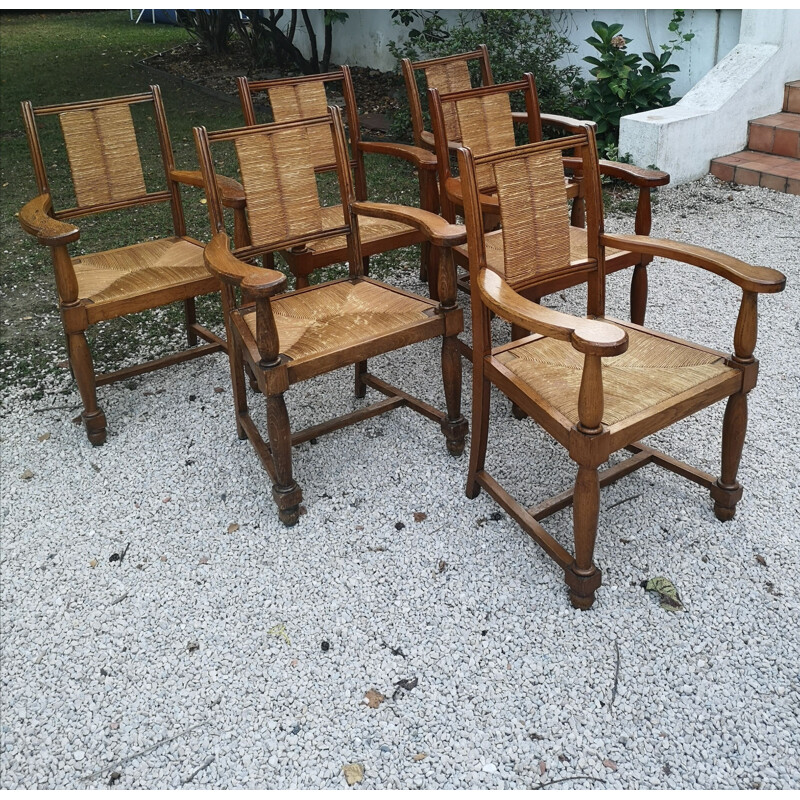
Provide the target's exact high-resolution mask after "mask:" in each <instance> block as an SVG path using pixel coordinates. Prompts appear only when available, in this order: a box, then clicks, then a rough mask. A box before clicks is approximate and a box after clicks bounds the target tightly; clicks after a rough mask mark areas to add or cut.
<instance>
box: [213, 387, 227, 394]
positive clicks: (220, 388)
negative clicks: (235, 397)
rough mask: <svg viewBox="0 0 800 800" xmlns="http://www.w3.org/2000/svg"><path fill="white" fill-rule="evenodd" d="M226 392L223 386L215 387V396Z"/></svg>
mask: <svg viewBox="0 0 800 800" xmlns="http://www.w3.org/2000/svg"><path fill="white" fill-rule="evenodd" d="M224 391H225V390H224V389H223V388H222V387H221V386H215V387H214V394H222V393H223V392H224Z"/></svg>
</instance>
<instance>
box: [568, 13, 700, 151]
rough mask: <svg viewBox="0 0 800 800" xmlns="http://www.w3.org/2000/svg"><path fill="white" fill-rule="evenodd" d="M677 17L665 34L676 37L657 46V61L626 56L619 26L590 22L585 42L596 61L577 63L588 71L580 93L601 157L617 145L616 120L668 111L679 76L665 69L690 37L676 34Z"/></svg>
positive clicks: (588, 58)
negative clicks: (587, 66) (594, 127)
mask: <svg viewBox="0 0 800 800" xmlns="http://www.w3.org/2000/svg"><path fill="white" fill-rule="evenodd" d="M683 13H684V12H683V11H676V12H674V14H673V17H672V20H671V22H670V24H669V31H670V32H671V33H675V34H676V36H675V37H674V38H673V39H671V40H670V42H669V43H668V44H664V45H661V51H662V52H661V55H656V54H655V53H651V52H647V53H642V55H641V56H640V55H638V54H636V53H630V52H628V50H627V45H628V44H629V43H630V41H631V40H630V39H627V38H625V37H624V36H622V35H621V31H622V25H621V24H619V23H615V24H613V25H607V24H606V23H605V22H600V21H595V22H593V23H592V29H593V30H594V32H595V33H596V34H597V36H590V37H589V38H588V39H586V42H587V43H588V44H590V45H591V46H592V47H594V49H595V50H597V52H598V56H586V57H585V58H584V59H583V60H584V61H586V62H587V63H588V64H591V65H592V68H591V69H590V70H589V72H590V73H591V75H592V76H593V77H594V81H591V82H589V83H587V84H586V86H585V88H584V90H583V93H582V95H583V99H584V100H585V103H586V106H585V115H586V116H587V117H588V118H589V119H592V120H594V121H595V122H596V123H597V143H598V147H599V149H600V151H601V152H606V153H608V152H611V151H616V147H617V141H618V139H619V125H620V122H619V121H620V118H621V117H624V116H626V115H627V114H635V113H636V112H637V111H647V110H649V109H652V108H663V107H664V106H668V105H672V103H674V102H675V101H674V99H673V98H672V95H671V86H672V84H673V82H674V81H675V78H674V77H671V75H672V74H674V73H676V72H679V71H680V68H679V67H678V65H677V64H670V63H669V61H670V58H671V57H672V54H673V52H674V51H675V50H681V49H683V48H682V47H681V45H680V43H681V42H688V41H689V40H690V39H692V38H693V37H694V34H693V33H687V34H683V33H681V32H680V23H681V21H682V19H683Z"/></svg>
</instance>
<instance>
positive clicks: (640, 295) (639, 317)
mask: <svg viewBox="0 0 800 800" xmlns="http://www.w3.org/2000/svg"><path fill="white" fill-rule="evenodd" d="M646 311H647V264H637V265H636V266H635V267H634V268H633V277H632V278H631V322H633V323H634V325H644V315H645V312H646Z"/></svg>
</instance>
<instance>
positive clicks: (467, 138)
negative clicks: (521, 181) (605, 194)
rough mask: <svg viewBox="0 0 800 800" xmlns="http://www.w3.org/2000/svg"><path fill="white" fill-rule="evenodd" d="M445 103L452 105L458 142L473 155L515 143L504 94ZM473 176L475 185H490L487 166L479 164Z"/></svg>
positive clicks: (509, 102)
mask: <svg viewBox="0 0 800 800" xmlns="http://www.w3.org/2000/svg"><path fill="white" fill-rule="evenodd" d="M448 105H453V106H455V107H456V113H457V114H458V123H459V127H460V129H461V142H462V144H465V145H466V146H467V147H469V148H470V149H471V150H472V152H473V154H474V155H476V156H481V155H484V154H486V153H493V152H495V151H497V150H506V149H507V148H509V147H514V145H515V144H516V142H515V141H514V122H513V118H512V116H511V101H510V100H509V97H508V95H507V94H492V95H488V96H487V97H470V98H467V99H465V100H459V101H458V102H457V103H452V104H449V103H448ZM562 173H563V170H562ZM477 175H478V186H479V188H481V189H491V188H492V187H494V173H493V171H492V167H491V166H489V165H487V164H481V165H479V166H478V169H477Z"/></svg>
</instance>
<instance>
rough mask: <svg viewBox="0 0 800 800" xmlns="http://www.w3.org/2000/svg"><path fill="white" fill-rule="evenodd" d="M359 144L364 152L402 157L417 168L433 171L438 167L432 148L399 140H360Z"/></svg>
mask: <svg viewBox="0 0 800 800" xmlns="http://www.w3.org/2000/svg"><path fill="white" fill-rule="evenodd" d="M358 146H359V149H360V150H361V152H362V153H377V154H379V155H384V156H394V157H396V158H402V159H403V160H404V161H409V162H410V163H412V164H413V165H414V166H415V167H416V168H417V169H424V170H431V171H433V170H435V169H436V156H435V155H434V154H433V153H431V151H430V150H425V149H424V148H422V147H415V146H414V145H410V144H398V143H397V142H359V143H358Z"/></svg>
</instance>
